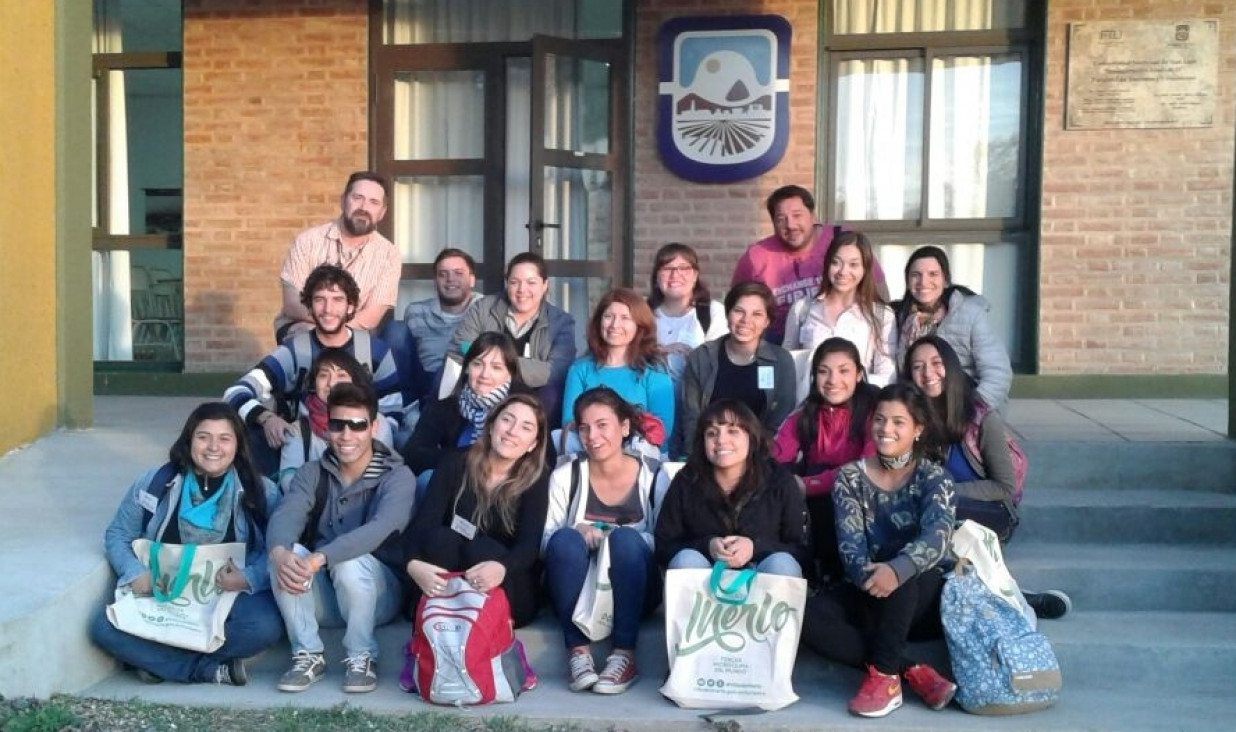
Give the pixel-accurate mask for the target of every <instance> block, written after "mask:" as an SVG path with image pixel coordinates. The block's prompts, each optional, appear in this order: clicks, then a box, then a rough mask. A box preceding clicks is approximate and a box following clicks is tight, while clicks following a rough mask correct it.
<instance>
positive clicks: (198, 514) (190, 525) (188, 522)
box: [177, 468, 238, 544]
mask: <svg viewBox="0 0 1236 732" xmlns="http://www.w3.org/2000/svg"><path fill="white" fill-rule="evenodd" d="M237 483H238V480H237V478H236V469H235V468H228V471H227V472H226V473H224V475H223V484H222V485H221V486H219V488H218V490H216V491H214V493H212V494H211V495H210V497H209V498H207V497H206V494H205V493H203V492H202V488H201V486H200V485H199V484H198V482H197V474H196V473H195V472H194V471H192V470H190V471H188V472H187V473H186V474H185V477H184V481H182V482H181V485H180V505H179V506H178V507H177V526H178V528H179V529H180V541H181V543H182V544H218V543H220V542H222V541H223V539H224V537H226V536H227V529H228V526H229V525H230V524H231V523H232V509H233V507H234V506H235V504H236V501H235V496H236V484H237Z"/></svg>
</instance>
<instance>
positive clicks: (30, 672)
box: [0, 559, 118, 698]
mask: <svg viewBox="0 0 1236 732" xmlns="http://www.w3.org/2000/svg"><path fill="white" fill-rule="evenodd" d="M49 579H54V581H56V582H61V581H63V580H64V579H65V578H63V577H60V576H55V577H54V578H49ZM114 582H115V575H113V574H112V570H111V567H109V566H108V565H107V562H106V561H105V560H102V559H100V560H99V561H98V562H96V566H95V567H94V569H93V570H91V571H90V572H89V573H87V574H86V575H85V576H83V577H80V578H79V579H77V580H75V581H71V582H68V583H66V584H63V585H61V587H62V590H61V591H60V592H59V593H57V594H56V595H55V596H54V597H51V598H49V599H48V600H47V602H45V603H44V604H43V605H41V606H39V607H37V608H34V609H33V610H31V611H30V612H27V613H24V614H22V615H19V616H16V617H7V618H4V620H3V621H0V658H4V659H5V661H4V663H0V696H4V697H15V696H35V697H40V698H45V697H48V696H50V695H52V694H53V693H56V692H78V691H81V690H83V689H85V688H87V687H89V686H92V685H94V684H97V683H99V682H100V681H102V680H103V679H105V678H107V677H108V676H111V675H112V674H114V673H115V672H116V670H117V668H118V666H117V663H116V661H115V660H114V659H113V658H112V657H111V656H108V655H107V654H105V653H103V652H101V651H99V650H98V649H97V648H95V646H94V644H92V643H91V642H90V638H89V636H88V635H87V632H86V628H87V627H88V625H89V622H90V618H91V616H93V614H94V613H95V612H96V611H97V609H98V608H99V607H100V606H101V605H102V603H103V602H105V601H106V600H105V598H109V597H110V595H111V593H112V588H113V587H114V586H115V585H114Z"/></svg>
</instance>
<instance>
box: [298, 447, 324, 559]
mask: <svg viewBox="0 0 1236 732" xmlns="http://www.w3.org/2000/svg"><path fill="white" fill-rule="evenodd" d="M329 491H330V476H329V475H327V474H326V471H325V470H324V469H323V468H322V463H321V462H320V461H319V462H318V485H317V488H316V489H315V490H314V492H313V508H311V509H309V517H308V519H307V520H306V521H305V528H304V530H303V531H301V533H300V543H301V546H304V547H305V548H307V549H310V550H312V549H313V548H314V546H315V545H316V544H317V543H318V522H319V521H321V520H322V511H323V510H325V509H326V494H327V493H328V492H329Z"/></svg>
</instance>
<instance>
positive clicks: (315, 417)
mask: <svg viewBox="0 0 1236 732" xmlns="http://www.w3.org/2000/svg"><path fill="white" fill-rule="evenodd" d="M305 410H306V411H307V412H308V413H309V427H310V428H311V429H312V430H313V434H315V435H317V436H318V437H321V438H322V439H323V440H325V439H326V421H327V419H328V418H329V417H330V412H329V411H327V409H326V402H324V401H322V400H321V399H319V398H318V395H317V394H306V395H305Z"/></svg>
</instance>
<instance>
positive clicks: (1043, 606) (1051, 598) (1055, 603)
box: [1022, 590, 1073, 620]
mask: <svg viewBox="0 0 1236 732" xmlns="http://www.w3.org/2000/svg"><path fill="white" fill-rule="evenodd" d="M1022 595H1024V596H1025V598H1026V604H1028V605H1029V606H1030V609H1031V610H1033V611H1034V614H1035V615H1037V616H1039V617H1040V618H1041V619H1043V620H1055V619H1057V618H1063V617H1064V616H1065V615H1068V614H1069V611H1070V610H1072V609H1073V601H1072V600H1070V599H1069V596H1068V595H1066V594H1064V593H1063V592H1061V591H1060V590H1047V591H1046V592H1023V593H1022Z"/></svg>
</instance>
